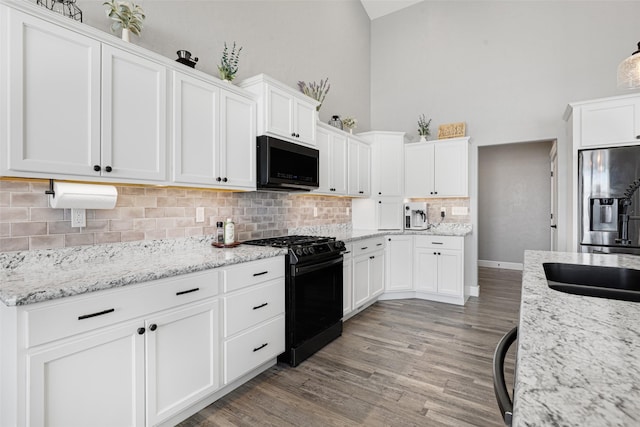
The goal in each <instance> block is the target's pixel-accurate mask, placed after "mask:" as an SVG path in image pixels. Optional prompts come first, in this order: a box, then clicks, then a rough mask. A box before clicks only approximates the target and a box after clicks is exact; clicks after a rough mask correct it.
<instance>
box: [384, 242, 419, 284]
mask: <svg viewBox="0 0 640 427" xmlns="http://www.w3.org/2000/svg"><path fill="white" fill-rule="evenodd" d="M385 258H386V262H387V266H386V270H385V275H386V280H385V289H386V290H387V291H410V290H412V289H413V236H390V237H387V246H386V254H385Z"/></svg>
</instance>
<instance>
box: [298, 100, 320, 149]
mask: <svg viewBox="0 0 640 427" xmlns="http://www.w3.org/2000/svg"><path fill="white" fill-rule="evenodd" d="M293 120H294V126H293V130H294V131H295V133H296V139H297V140H298V141H300V142H303V143H305V144H309V145H316V107H315V106H313V105H312V104H308V103H306V102H303V101H299V100H295V101H294V115H293Z"/></svg>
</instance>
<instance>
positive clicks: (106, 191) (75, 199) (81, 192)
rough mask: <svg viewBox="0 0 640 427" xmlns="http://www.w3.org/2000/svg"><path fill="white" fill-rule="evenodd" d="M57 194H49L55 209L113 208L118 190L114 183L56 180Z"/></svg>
mask: <svg viewBox="0 0 640 427" xmlns="http://www.w3.org/2000/svg"><path fill="white" fill-rule="evenodd" d="M53 191H54V192H55V196H53V195H49V206H51V207H52V208H55V209H63V208H64V209H68V208H72V209H113V208H114V207H115V206H116V202H117V201H118V190H117V189H116V187H114V186H113V185H94V184H76V183H72V182H54V183H53Z"/></svg>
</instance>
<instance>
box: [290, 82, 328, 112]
mask: <svg viewBox="0 0 640 427" xmlns="http://www.w3.org/2000/svg"><path fill="white" fill-rule="evenodd" d="M298 87H299V88H300V92H302V93H304V94H305V95H307V96H308V97H310V98H313V99H315V100H316V101H318V102H320V104H318V106H317V107H316V111H320V107H322V103H323V102H324V99H325V98H326V96H327V93H329V89H331V85H330V84H329V77H327V78H326V79H324V80H320V83H316V82H313V83H309V84H307V83H305V82H303V81H299V82H298Z"/></svg>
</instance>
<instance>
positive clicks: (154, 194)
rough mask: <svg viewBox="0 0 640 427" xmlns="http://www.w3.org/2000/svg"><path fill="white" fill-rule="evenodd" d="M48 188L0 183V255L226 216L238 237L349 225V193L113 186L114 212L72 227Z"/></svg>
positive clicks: (193, 227) (151, 233) (209, 227)
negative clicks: (199, 216)
mask: <svg viewBox="0 0 640 427" xmlns="http://www.w3.org/2000/svg"><path fill="white" fill-rule="evenodd" d="M48 186H49V183H48V181H44V180H15V181H14V180H3V181H0V252H6V251H19V250H34V249H48V248H62V247H69V246H82V245H95V244H102V243H117V242H129V241H136V240H155V239H166V238H180V237H189V236H200V235H208V234H215V225H216V221H223V220H224V219H226V218H233V220H234V222H235V223H236V238H237V239H238V240H247V239H253V238H261V237H271V236H278V235H283V234H287V230H288V229H290V228H298V227H305V226H315V225H324V224H336V223H338V224H341V223H351V213H350V212H351V199H349V198H341V197H328V196H315V195H309V194H287V193H275V192H246V193H233V192H224V191H214V190H201V189H186V188H163V187H153V186H116V187H117V190H118V202H117V204H116V207H115V208H114V209H105V210H101V209H100V210H99V209H88V210H87V225H86V227H83V228H72V227H71V220H70V213H71V212H70V209H52V208H49V207H48V200H47V196H46V195H45V194H44V192H45V190H47V189H48ZM197 207H202V208H204V219H205V220H204V222H196V208H197ZM314 208H316V209H314ZM314 210H317V212H314ZM347 211H348V212H349V213H347ZM314 214H317V216H316V215H314Z"/></svg>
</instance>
